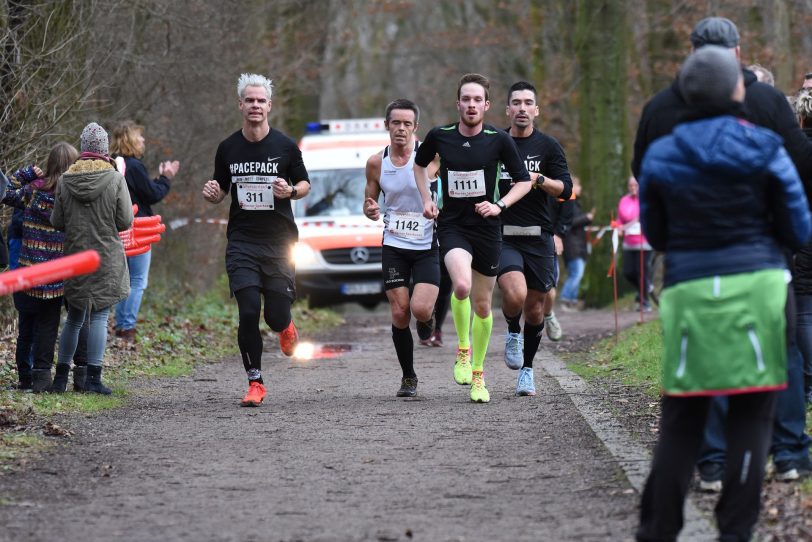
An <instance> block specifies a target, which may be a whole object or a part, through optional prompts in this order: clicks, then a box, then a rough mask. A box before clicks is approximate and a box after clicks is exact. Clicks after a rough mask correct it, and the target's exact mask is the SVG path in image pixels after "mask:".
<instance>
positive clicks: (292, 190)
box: [290, 185, 296, 199]
mask: <svg viewBox="0 0 812 542" xmlns="http://www.w3.org/2000/svg"><path fill="white" fill-rule="evenodd" d="M295 197H296V185H290V199H293V198H295Z"/></svg>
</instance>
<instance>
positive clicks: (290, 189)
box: [273, 177, 310, 199]
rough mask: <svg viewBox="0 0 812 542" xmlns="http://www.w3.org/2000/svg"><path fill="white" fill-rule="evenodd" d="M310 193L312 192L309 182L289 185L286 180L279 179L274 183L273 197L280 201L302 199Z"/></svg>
mask: <svg viewBox="0 0 812 542" xmlns="http://www.w3.org/2000/svg"><path fill="white" fill-rule="evenodd" d="M308 192H310V183H309V182H307V181H298V182H296V183H293V182H291V183H290V184H288V181H287V180H286V179H283V178H282V177H277V178H276V180H275V181H274V183H273V197H275V198H278V199H284V198H290V199H302V198H303V197H305V196H306V195H307V194H308Z"/></svg>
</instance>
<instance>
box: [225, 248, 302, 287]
mask: <svg viewBox="0 0 812 542" xmlns="http://www.w3.org/2000/svg"><path fill="white" fill-rule="evenodd" d="M281 252H282V253H284V251H281ZM279 253H280V250H279V247H273V248H270V247H268V246H267V245H264V244H258V243H249V242H246V241H229V242H228V246H226V272H227V273H228V283H229V287H230V289H231V292H232V293H233V292H236V291H238V290H242V289H243V288H248V287H249V286H256V287H258V288H260V289H261V290H271V291H274V292H278V293H280V294H282V295H284V296H286V297H287V298H288V299H290V300H291V301H294V300H295V299H296V273H295V269H294V266H293V263H292V262H291V260H290V258H289V257H280V256H279Z"/></svg>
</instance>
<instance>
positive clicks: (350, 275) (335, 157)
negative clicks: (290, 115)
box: [293, 118, 389, 308]
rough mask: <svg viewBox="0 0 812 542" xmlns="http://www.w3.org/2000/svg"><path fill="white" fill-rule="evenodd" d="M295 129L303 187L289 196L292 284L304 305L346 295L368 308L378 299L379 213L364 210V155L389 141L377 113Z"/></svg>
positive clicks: (380, 287) (332, 301) (322, 303)
mask: <svg viewBox="0 0 812 542" xmlns="http://www.w3.org/2000/svg"><path fill="white" fill-rule="evenodd" d="M308 132H309V133H308V134H306V135H305V136H304V137H302V139H301V141H300V143H299V147H300V148H301V150H302V157H303V159H304V164H305V167H306V168H307V172H308V174H309V176H310V185H311V187H310V194H308V195H307V197H306V198H302V199H300V200H295V201H294V207H293V212H294V216H295V218H296V224H297V226H298V227H299V242H298V243H297V244H296V246H295V248H294V253H293V259H294V262H295V263H296V289H297V293H298V295H299V297H307V299H308V302H309V304H310V306H311V307H318V306H325V305H332V304H336V303H342V302H347V301H352V302H359V303H360V304H361V305H363V306H365V307H368V308H372V307H374V306H376V305H377V304H378V303H379V302H381V301H382V300H384V299H385V295H384V292H383V282H382V279H381V241H382V238H383V221H382V220H378V221H376V222H373V221H372V220H370V219H368V218H367V217H366V216H364V212H363V204H364V189H365V187H366V175H365V173H364V170H365V167H366V162H367V159H368V158H369V157H370V156H371V155H373V154H375V153H376V152H379V151H381V150H382V149H383V148H384V147H386V145H388V144H389V133H388V132H387V131H386V129H385V127H384V119H382V118H380V119H378V118H376V119H348V120H331V121H323V122H321V123H314V124H312V125H309V126H308Z"/></svg>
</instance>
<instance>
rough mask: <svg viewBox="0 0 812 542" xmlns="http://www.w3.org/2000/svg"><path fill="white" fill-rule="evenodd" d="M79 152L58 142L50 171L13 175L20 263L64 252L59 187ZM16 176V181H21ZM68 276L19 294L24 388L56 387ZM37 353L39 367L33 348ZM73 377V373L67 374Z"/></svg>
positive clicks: (9, 199)
mask: <svg viewBox="0 0 812 542" xmlns="http://www.w3.org/2000/svg"><path fill="white" fill-rule="evenodd" d="M78 157H79V153H78V152H77V150H76V149H75V148H73V147H72V146H71V145H69V144H68V143H64V142H62V143H57V144H56V145H55V146H54V147H53V149H51V152H50V154H49V155H48V162H47V165H46V167H45V173H44V174H43V172H42V171H41V170H40V169H39V168H37V167H35V166H29V167H26V168H23V169H21V170H18V171H17V172H16V173H15V174H14V175H12V179H13V181H12V182H13V183H14V184H12V185H11V187H10V189H9V190H7V191H6V194H5V196H4V197H3V199H2V202H3V203H5V204H6V205H11V206H14V207H16V208H18V209H22V210H23V225H22V226H23V228H22V233H23V235H22V245H21V248H20V257H19V265H20V267H27V266H31V265H35V264H39V263H43V262H47V261H50V260H53V259H56V258H60V257H62V255H63V244H64V240H65V234H64V233H62V232H60V231H57V230H56V229H55V228H54V227H53V226H51V212H52V211H53V208H54V191H55V190H56V186H57V184H58V183H59V179H60V177H61V176H62V174H63V173H64V172H65V171H66V170H67V169H68V168H69V167H70V165H71V164H73V162H75V161H76V159H77V158H78ZM15 181H16V182H15ZM63 293H64V284H63V282H62V281H58V282H51V283H48V284H44V285H42V286H35V287H34V288H31V289H30V290H26V291H25V292H20V293H18V294H15V296H14V304H15V307H16V308H17V310H18V312H19V321H18V322H19V323H18V335H17V349H16V362H17V377H18V380H19V383H18V387H19V388H20V389H22V390H28V389H33V391H34V392H35V393H40V392H44V391H50V390H51V385H52V383H51V367H52V366H53V363H54V345H55V344H56V337H57V333H58V331H59V318H60V315H61V312H62V295H63ZM32 345H33V352H34V363H33V368H32V367H31V366H30V365H29V353H30V352H31V350H32ZM65 379H66V381H67V374H66V375H65Z"/></svg>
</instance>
